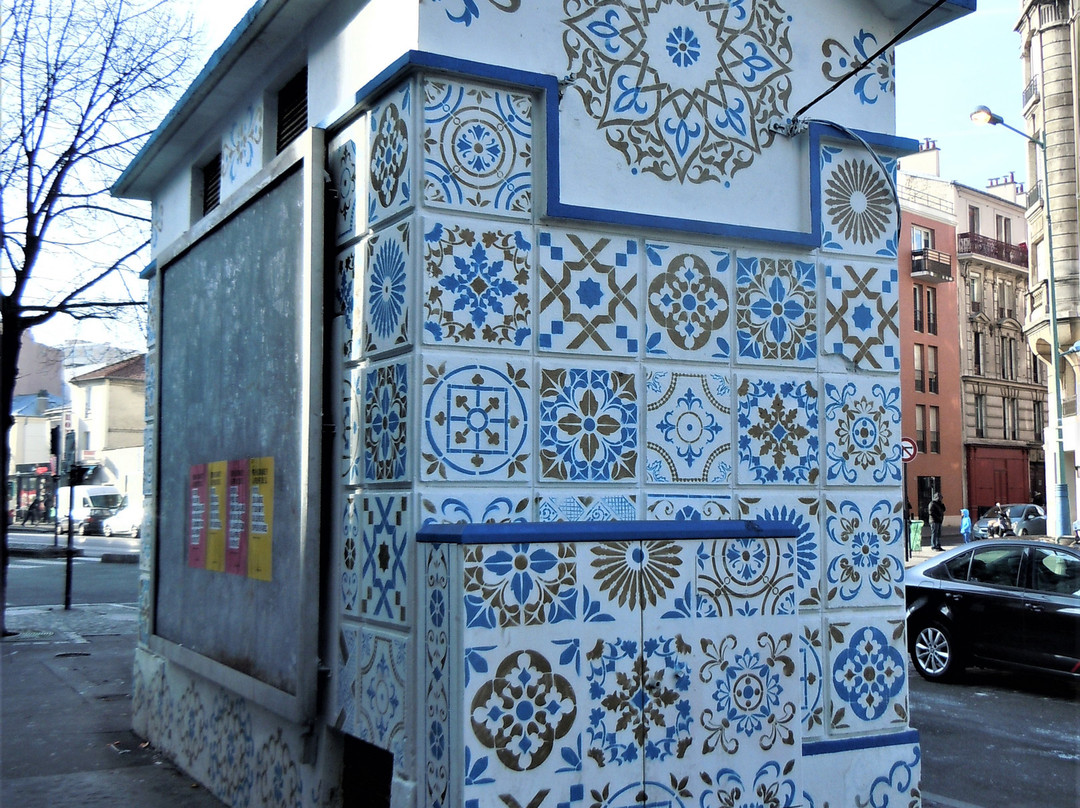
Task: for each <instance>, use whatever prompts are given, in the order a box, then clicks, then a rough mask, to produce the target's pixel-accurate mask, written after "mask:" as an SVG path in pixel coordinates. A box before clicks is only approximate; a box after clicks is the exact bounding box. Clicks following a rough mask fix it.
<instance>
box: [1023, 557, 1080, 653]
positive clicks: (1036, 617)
mask: <svg viewBox="0 0 1080 808" xmlns="http://www.w3.org/2000/svg"><path fill="white" fill-rule="evenodd" d="M1030 559H1031V581H1030V584H1031V587H1030V589H1028V590H1027V592H1026V594H1025V615H1024V618H1025V620H1024V623H1025V627H1024V635H1025V636H1026V637H1027V639H1028V646H1027V648H1026V652H1027V655H1028V656H1029V658H1030V662H1029V664H1032V665H1038V666H1039V667H1041V668H1049V669H1051V670H1058V671H1062V670H1064V671H1071V672H1073V673H1076V672H1080V555H1078V554H1076V553H1074V552H1072V551H1070V550H1068V549H1066V548H1063V547H1051V546H1047V547H1035V548H1032V551H1031V555H1030Z"/></svg>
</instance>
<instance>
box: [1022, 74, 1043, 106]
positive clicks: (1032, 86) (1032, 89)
mask: <svg viewBox="0 0 1080 808" xmlns="http://www.w3.org/2000/svg"><path fill="white" fill-rule="evenodd" d="M1038 100H1039V77H1038V76H1032V77H1031V81H1029V82H1028V83H1027V87H1025V88H1024V92H1023V93H1022V94H1021V95H1020V108H1021V109H1027V106H1028V104H1031V103H1033V102H1035V101H1038Z"/></svg>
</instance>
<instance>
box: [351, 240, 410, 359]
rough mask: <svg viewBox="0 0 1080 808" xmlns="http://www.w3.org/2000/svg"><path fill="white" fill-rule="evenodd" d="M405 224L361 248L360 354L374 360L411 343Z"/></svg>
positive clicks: (408, 269) (408, 249) (408, 256)
mask: <svg viewBox="0 0 1080 808" xmlns="http://www.w3.org/2000/svg"><path fill="white" fill-rule="evenodd" d="M409 230H410V226H409V223H408V222H402V223H401V224H399V225H397V226H395V227H391V228H388V229H386V230H383V231H380V232H378V233H375V234H374V235H373V236H371V238H369V239H368V240H367V244H366V247H365V250H366V257H367V264H366V271H365V273H364V292H363V294H364V352H365V353H366V354H367V355H368V356H375V355H378V354H381V353H385V352H387V351H393V350H396V349H399V348H403V347H405V346H407V345H409V343H410V342H411V341H412V332H411V331H410V325H409V297H410V283H409V272H410V266H411V263H410V261H411V259H410V248H409Z"/></svg>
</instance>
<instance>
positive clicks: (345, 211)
mask: <svg viewBox="0 0 1080 808" xmlns="http://www.w3.org/2000/svg"><path fill="white" fill-rule="evenodd" d="M330 171H331V175H332V177H333V180H334V187H335V188H336V189H337V196H338V200H337V232H336V235H337V240H338V242H339V243H340V242H342V241H344V240H345V239H348V238H350V237H351V236H352V235H353V234H354V233H355V232H356V142H355V141H352V140H346V141H345V142H344V143H342V144H341V145H340V146H338V147H337V148H336V149H334V150H333V151H332V152H331V153H330Z"/></svg>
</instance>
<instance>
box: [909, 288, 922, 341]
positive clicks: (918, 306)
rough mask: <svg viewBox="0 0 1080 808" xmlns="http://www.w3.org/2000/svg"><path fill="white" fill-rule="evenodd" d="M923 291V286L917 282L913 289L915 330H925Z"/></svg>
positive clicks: (912, 301) (912, 300)
mask: <svg viewBox="0 0 1080 808" xmlns="http://www.w3.org/2000/svg"><path fill="white" fill-rule="evenodd" d="M922 293H923V288H922V287H921V286H920V285H919V284H915V285H914V286H913V287H912V289H911V303H912V311H913V312H914V313H915V330H916V331H919V332H921V331H922V330H923V308H922Z"/></svg>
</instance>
